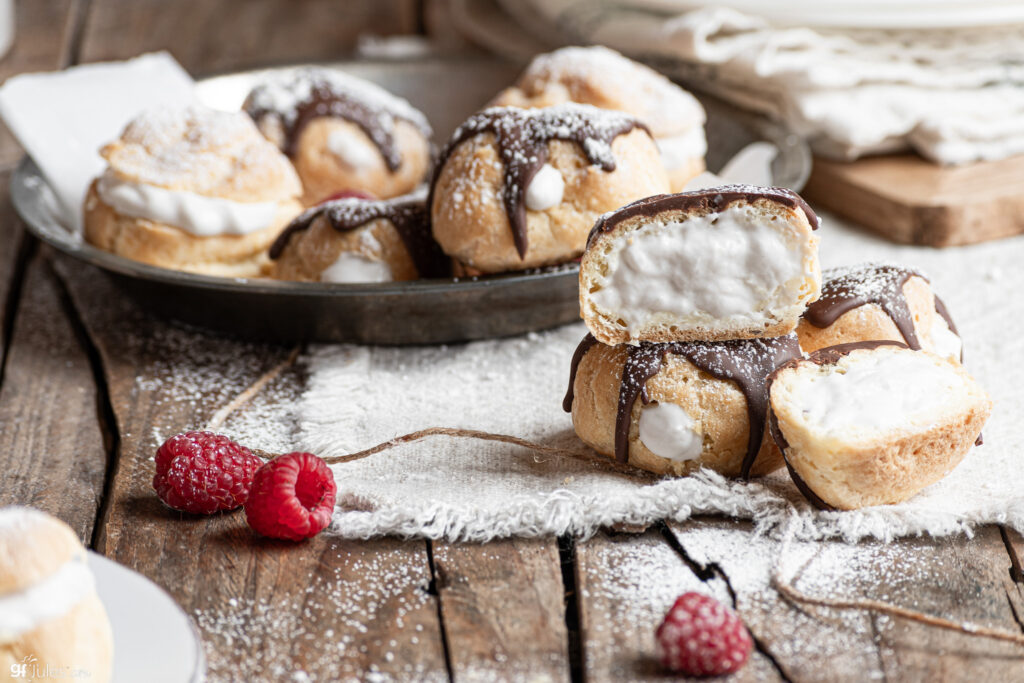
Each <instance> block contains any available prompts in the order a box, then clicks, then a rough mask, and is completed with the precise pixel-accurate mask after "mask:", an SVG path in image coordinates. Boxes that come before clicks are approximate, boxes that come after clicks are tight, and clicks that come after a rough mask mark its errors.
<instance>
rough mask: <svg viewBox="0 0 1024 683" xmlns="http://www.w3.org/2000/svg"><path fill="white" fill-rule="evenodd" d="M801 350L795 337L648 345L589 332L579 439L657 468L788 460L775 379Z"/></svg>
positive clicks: (743, 466) (764, 466)
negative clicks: (770, 426)
mask: <svg viewBox="0 0 1024 683" xmlns="http://www.w3.org/2000/svg"><path fill="white" fill-rule="evenodd" d="M799 356H800V346H799V344H798V343H797V339H796V336H795V335H787V336H784V337H779V338H776V339H750V340H736V341H723V342H673V343H646V342H645V343H643V344H640V345H639V346H629V345H626V344H620V345H618V346H607V345H605V344H601V343H600V342H598V341H597V340H595V339H594V338H593V336H591V335H587V336H586V337H584V339H583V341H582V342H581V343H580V346H579V348H577V350H576V354H575V355H574V357H573V365H572V371H571V376H570V379H569V391H568V393H567V395H566V398H565V402H564V404H563V408H564V409H565V410H566V412H571V413H572V421H573V425H574V427H575V428H576V434H577V435H578V436H579V437H580V439H582V440H583V441H584V442H585V443H587V444H588V445H590V446H591V447H592V448H593V449H594V450H596V451H597V452H598V453H601V454H602V455H606V456H608V457H613V458H615V459H616V460H618V461H619V462H622V463H629V464H630V465H634V466H636V467H640V468H642V469H645V470H649V471H651V472H655V473H658V474H672V475H682V474H689V473H690V472H693V471H695V470H697V469H699V468H701V467H707V468H710V469H712V470H715V471H716V472H719V473H721V474H723V475H725V476H729V477H738V476H743V477H747V476H757V475H763V474H768V473H769V472H772V471H774V470H776V469H778V468H779V467H781V466H782V457H781V455H780V454H779V451H778V448H777V447H776V446H775V443H774V442H773V441H772V439H771V438H766V419H767V408H768V393H767V382H768V377H769V376H770V375H771V373H772V372H773V371H774V370H775V368H777V367H778V366H779V365H781V364H782V363H785V362H786V361H789V360H791V359H794V358H798V357H799Z"/></svg>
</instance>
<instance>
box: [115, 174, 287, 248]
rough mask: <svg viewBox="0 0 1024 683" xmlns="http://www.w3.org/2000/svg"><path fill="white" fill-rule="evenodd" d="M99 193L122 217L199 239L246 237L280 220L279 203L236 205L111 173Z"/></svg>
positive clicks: (237, 203) (223, 200)
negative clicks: (179, 230) (175, 230)
mask: <svg viewBox="0 0 1024 683" xmlns="http://www.w3.org/2000/svg"><path fill="white" fill-rule="evenodd" d="M96 191H97V193H98V194H99V196H100V199H102V200H103V202H104V203H105V204H107V205H108V206H110V207H111V208H113V209H114V210H115V211H117V212H118V213H119V214H122V215H125V216H132V217H134V218H144V219H146V220H150V221H154V222H156V223H164V224H166V225H173V226H174V227H176V228H180V229H181V230H184V231H186V232H189V233H192V234H193V235H196V236H199V237H214V236H216V235H247V234H249V233H253V232H259V231H260V230H263V229H264V228H268V227H270V226H271V225H272V224H273V223H274V220H275V218H276V217H277V209H278V206H277V202H236V201H232V200H230V199H220V198H217V197H207V196H205V195H200V194H195V193H194V192H185V191H183V190H168V189H166V188H163V187H157V186H155V185H146V184H143V183H133V182H130V181H127V180H122V179H120V178H118V177H117V176H116V175H115V174H114V173H113V172H112V171H110V170H108V171H107V172H106V173H104V174H103V175H102V176H100V180H99V183H97V185H96Z"/></svg>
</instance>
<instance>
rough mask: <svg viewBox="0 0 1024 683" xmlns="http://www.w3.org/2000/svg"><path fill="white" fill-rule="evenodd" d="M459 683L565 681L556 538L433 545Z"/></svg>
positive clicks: (566, 670)
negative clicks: (462, 682)
mask: <svg viewBox="0 0 1024 683" xmlns="http://www.w3.org/2000/svg"><path fill="white" fill-rule="evenodd" d="M433 550H434V552H433V560H434V571H435V576H436V579H437V591H438V594H439V599H440V601H441V617H442V618H441V621H442V623H443V625H444V629H445V633H446V635H447V640H448V650H449V659H450V662H451V668H452V674H453V677H454V679H455V680H456V681H493V680H498V679H502V680H527V679H528V680H531V681H538V682H539V681H568V680H569V655H568V634H567V631H566V624H565V606H564V599H563V598H564V587H563V585H562V572H561V567H560V560H559V555H558V542H557V540H556V539H554V538H551V539H508V540H501V541H494V542H491V543H488V544H486V545H480V544H472V543H456V544H452V543H444V542H436V543H434V544H433Z"/></svg>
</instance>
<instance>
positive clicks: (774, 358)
mask: <svg viewBox="0 0 1024 683" xmlns="http://www.w3.org/2000/svg"><path fill="white" fill-rule="evenodd" d="M596 343H597V340H596V339H594V337H593V336H592V335H590V334H588V335H587V336H586V337H584V338H583V341H581V342H580V345H579V347H577V349H576V352H575V353H574V354H573V359H572V369H571V370H570V376H569V390H568V392H567V393H566V396H565V399H564V400H563V402H562V408H563V409H564V410H565V411H566V412H571V411H572V402H573V385H574V384H575V382H576V371H577V369H578V368H579V363H580V361H581V360H582V359H583V357H584V356H585V355H586V353H587V351H589V350H590V348H592V347H593V346H594V345H595V344H596ZM627 351H628V354H629V355H628V356H627V358H626V364H625V366H624V367H623V369H622V382H621V385H620V388H619V403H618V412H617V414H616V418H615V459H616V460H617V461H619V462H623V463H624V462H627V461H628V459H629V427H630V423H631V421H632V420H631V418H632V415H633V406H634V405H635V404H636V399H637V396H639V397H640V399H641V401H643V403H644V404H645V405H646V404H647V403H648V402H649V399H648V398H647V387H646V384H647V380H649V379H651V378H652V377H654V376H655V375H656V374H658V371H659V370H661V363H662V360H663V358H664V357H665V354H667V353H675V354H678V355H681V356H683V357H685V358H686V359H687V360H688V361H690V362H691V363H693V365H695V366H696V367H697V368H699V369H700V370H703V371H704V372H706V373H708V374H709V375H711V376H713V377H716V378H718V379H723V380H731V381H733V382H735V383H736V386H737V387H738V388H739V390H740V391H741V392H743V395H744V397H745V398H746V401H747V415H748V417H749V420H750V432H749V436H748V439H747V453H746V455H745V456H744V458H743V467H742V470H741V476H742V477H743V478H744V479H746V478H748V477H749V476H750V469H751V467H752V466H753V464H754V459H755V458H756V457H757V453H758V450H760V448H761V440H762V437H763V436H764V428H765V420H766V416H767V412H768V377H769V375H771V374H772V372H773V371H774V370H775V369H776V368H777V367H779V366H780V365H782V364H783V363H785V362H787V361H789V360H791V359H794V358H799V357H800V344H799V342H798V341H797V338H796V336H795V335H792V334H790V335H787V336H785V337H776V338H773V339H743V340H733V341H723V342H669V343H663V344H654V343H650V342H642V343H641V344H640V345H639V346H627Z"/></svg>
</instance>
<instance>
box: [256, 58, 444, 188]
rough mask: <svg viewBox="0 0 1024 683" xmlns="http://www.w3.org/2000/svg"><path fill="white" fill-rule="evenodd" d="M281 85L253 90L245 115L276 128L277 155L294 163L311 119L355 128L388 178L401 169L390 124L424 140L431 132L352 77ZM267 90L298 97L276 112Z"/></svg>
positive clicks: (324, 76)
mask: <svg viewBox="0 0 1024 683" xmlns="http://www.w3.org/2000/svg"><path fill="white" fill-rule="evenodd" d="M293 78H294V81H292V82H289V83H286V84H264V85H261V86H257V87H256V88H255V89H254V90H253V92H252V94H250V96H249V99H248V100H247V101H246V105H245V111H246V113H247V114H249V116H250V117H251V118H252V119H253V120H254V121H256V123H260V122H261V121H262V120H263V119H264V118H265V117H267V116H275V117H276V118H278V120H279V121H280V122H281V126H282V127H283V129H284V134H285V139H284V144H283V147H282V149H283V151H284V153H285V154H287V155H288V156H289V157H292V158H294V156H295V153H296V150H297V146H298V141H299V137H300V136H301V134H302V131H303V130H305V128H306V126H307V125H309V123H310V122H312V121H313V120H314V119H318V118H321V117H333V118H340V119H345V120H346V121H351V122H352V123H354V124H356V125H357V126H359V128H361V129H362V131H363V132H364V133H366V135H367V137H369V138H370V140H371V141H372V142H373V144H374V145H375V146H376V147H377V149H378V150H379V151H380V153H381V156H383V157H384V161H385V162H386V163H387V165H388V169H389V170H390V171H391V172H392V173H394V172H395V171H397V170H398V168H399V167H400V166H401V165H402V154H401V152H400V151H399V149H398V145H397V144H396V142H395V135H394V131H395V121H396V120H403V121H407V122H408V123H411V124H412V125H413V126H415V127H416V128H418V129H419V130H420V132H421V133H422V134H423V136H424V137H426V138H429V137H430V136H431V135H432V134H433V132H432V131H431V129H430V125H429V124H428V123H427V120H426V118H424V117H423V115H422V114H420V113H419V112H418V111H416V110H415V109H413V108H412V106H411V105H409V104H408V103H407V102H405V101H404V100H401V99H399V98H397V97H394V96H393V95H391V94H390V93H388V92H386V91H384V90H382V89H380V88H378V87H377V86H375V85H373V84H372V83H367V82H364V81H361V80H358V79H355V78H354V77H351V76H347V75H344V74H339V73H335V72H329V71H324V70H309V71H304V72H300V73H298V74H295V75H294V77H293ZM269 88H285V89H286V90H289V91H291V94H292V96H293V97H294V96H296V95H298V94H299V93H302V95H301V96H298V97H297V98H296V101H295V102H294V103H292V105H291V107H289V108H286V109H287V110H286V111H282V110H281V108H280V107H277V106H274V102H273V97H271V96H267V95H266V91H267V89H269Z"/></svg>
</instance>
